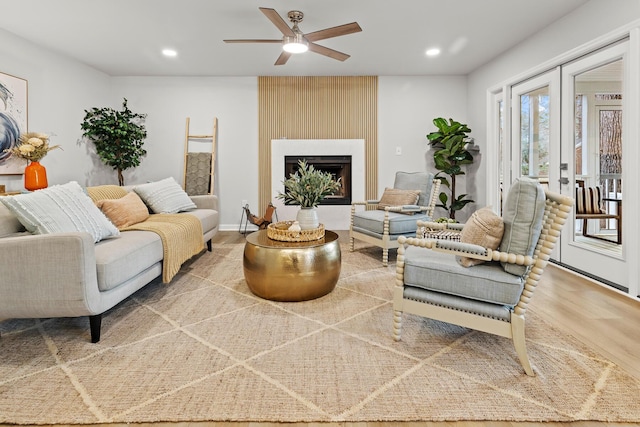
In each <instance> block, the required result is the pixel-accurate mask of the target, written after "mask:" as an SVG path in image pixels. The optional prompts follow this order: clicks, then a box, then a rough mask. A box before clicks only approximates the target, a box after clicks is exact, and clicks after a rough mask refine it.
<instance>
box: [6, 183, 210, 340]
mask: <svg viewBox="0 0 640 427" xmlns="http://www.w3.org/2000/svg"><path fill="white" fill-rule="evenodd" d="M73 184H74V185H72V184H71V183H69V184H68V185H67V184H65V185H64V186H54V187H65V191H66V190H68V192H69V194H62V193H64V192H63V191H62V189H60V188H57V190H58V192H57V193H56V194H53V195H52V194H45V193H44V192H45V191H46V190H39V191H38V192H36V193H38V194H34V195H33V196H34V198H35V196H38V197H39V198H40V199H39V200H36V201H35V202H34V203H32V204H30V203H31V202H32V200H30V199H26V200H22V199H21V198H22V197H23V196H24V195H19V196H14V197H15V199H14V200H9V198H8V197H6V198H5V197H0V202H2V203H0V321H1V320H2V319H7V318H49V317H79V316H88V317H89V320H90V322H89V323H90V330H91V341H92V342H98V341H99V340H100V328H101V320H102V315H103V313H104V312H105V311H107V310H109V309H110V308H112V307H114V306H115V305H117V304H118V303H120V302H121V301H123V300H124V299H126V298H127V297H129V296H130V295H132V294H133V293H134V292H136V291H137V290H139V289H140V288H142V287H143V286H145V285H146V284H148V283H150V282H151V281H152V280H154V279H156V278H158V277H163V280H165V281H166V279H167V277H166V274H165V275H163V265H164V264H163V260H164V261H166V260H165V257H166V256H167V248H166V247H163V244H165V240H164V239H163V238H161V235H159V234H157V233H156V232H153V231H148V230H146V229H144V228H143V229H136V225H135V224H134V225H130V224H125V226H124V227H120V229H118V228H117V227H116V226H115V225H114V224H113V223H112V222H111V221H109V219H107V216H106V215H103V211H101V210H100V209H98V208H97V207H96V204H97V203H96V201H95V200H91V198H90V197H89V195H88V194H87V190H86V189H81V187H80V186H78V185H77V183H73ZM169 184H170V187H171V189H172V191H175V187H176V186H177V184H176V183H175V181H172V182H170V183H169ZM174 184H175V185H174ZM66 187H69V188H66ZM114 187H115V186H114ZM156 187H158V185H156ZM160 187H162V186H160ZM53 189H54V188H53V187H52V188H51V191H53ZM78 189H80V190H78ZM47 190H49V189H47ZM127 190H128V191H126V192H134V191H136V190H137V187H135V186H134V187H131V188H128V189H127ZM78 191H80V192H82V193H83V195H79V194H78ZM121 191H124V190H121ZM180 191H181V190H180ZM39 192H43V193H39ZM126 192H125V193H126ZM54 193H55V192H54ZM160 193H162V191H160ZM149 194H150V195H151V196H150V197H149V198H148V199H149V200H151V199H153V196H154V192H153V191H151V192H149ZM149 194H147V195H149ZM120 195H122V194H120ZM155 195H156V196H157V195H158V191H156V192H155ZM165 195H166V192H165ZM28 196H31V195H28ZM45 196H46V197H45ZM179 196H180V197H182V199H181V200H182V203H183V205H184V206H182V207H183V208H184V209H182V208H181V209H178V210H180V211H182V212H180V213H162V215H158V217H167V218H170V217H172V216H174V215H175V216H177V217H178V219H186V218H181V217H180V216H184V215H189V216H191V218H189V220H190V222H191V223H193V222H194V221H193V218H197V220H198V221H195V222H196V225H197V222H199V225H200V226H201V228H198V229H197V230H198V231H197V233H198V234H199V233H201V234H202V240H201V241H199V245H200V246H199V247H198V246H197V245H196V247H195V249H194V250H193V252H198V253H202V251H204V242H206V243H207V246H208V249H209V251H211V239H212V238H213V236H215V234H216V233H217V231H218V199H217V197H216V196H214V195H202V196H193V197H190V198H189V197H188V196H186V193H183V194H180V195H179ZM76 199H77V200H76ZM185 199H186V200H185ZM123 200H124V198H123ZM48 203H54V204H55V205H59V206H53V205H52V206H46V207H43V206H42V205H47V204H48ZM117 203H119V201H117V200H115V198H114V200H113V203H112V204H113V205H114V206H115V205H117ZM151 204H153V200H151ZM139 205H140V204H139V203H138V206H139ZM16 206H18V208H16ZM144 206H145V209H147V208H148V213H153V212H154V211H153V209H154V207H149V206H147V205H144ZM38 209H44V210H43V211H41V212H40V213H38ZM57 209H60V210H62V211H63V212H64V213H65V215H62V216H65V218H63V219H62V220H59V221H58V222H62V225H60V224H59V223H58V224H53V225H52V224H49V223H46V221H42V218H43V217H47V216H48V215H49V211H51V210H53V211H56V210H57ZM96 211H97V212H98V213H96ZM66 214H69V215H70V217H69V218H66ZM91 215H93V216H95V219H92V221H93V222H92V221H87V224H84V229H83V227H79V226H78V224H77V223H76V222H82V221H86V217H87V216H89V217H91ZM100 215H102V216H100ZM34 216H35V217H37V218H34ZM147 216H149V215H147ZM153 217H154V215H151V216H150V219H152V218H153ZM104 220H106V223H105V222H104ZM38 221H42V222H44V223H45V224H44V225H42V224H36V225H35V226H34V224H33V222H38ZM65 221H66V222H65ZM144 223H146V222H142V223H140V224H144ZM81 225H82V224H81ZM78 227H79V228H78ZM74 228H75V230H74ZM177 230H178V231H177V232H174V234H176V236H174V238H175V239H177V240H185V239H183V238H182V237H183V236H182V235H181V233H185V232H184V231H181V230H183V228H180V227H178V228H177ZM200 230H201V231H200ZM101 233H102V235H101ZM196 240H198V239H196ZM165 245H166V244H165ZM199 249H200V250H199ZM187 256H190V255H189V254H187ZM178 268H179V265H178ZM165 273H166V272H165ZM169 279H170V278H169ZM0 339H1V338H0Z"/></svg>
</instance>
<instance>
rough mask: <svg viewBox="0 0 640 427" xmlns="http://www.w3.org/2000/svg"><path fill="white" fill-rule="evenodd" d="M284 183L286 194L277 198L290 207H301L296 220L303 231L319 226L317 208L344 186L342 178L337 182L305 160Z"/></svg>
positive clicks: (331, 176)
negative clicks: (327, 197)
mask: <svg viewBox="0 0 640 427" xmlns="http://www.w3.org/2000/svg"><path fill="white" fill-rule="evenodd" d="M282 183H283V184H284V193H282V192H278V195H277V196H276V198H278V199H281V200H284V202H285V204H288V205H300V211H298V215H297V218H296V219H297V220H298V222H299V223H300V228H301V229H303V230H309V229H313V228H317V227H318V226H319V221H318V213H317V212H316V207H317V206H318V204H319V203H320V202H321V201H322V200H323V199H324V198H325V197H326V196H328V195H331V194H334V193H335V192H336V191H338V190H339V189H340V186H341V185H342V183H341V182H340V178H338V179H337V180H336V179H335V178H334V176H333V175H332V174H331V173H329V172H324V171H321V170H318V169H316V168H314V167H313V165H309V164H307V162H306V161H305V160H299V161H298V170H297V171H296V172H295V173H292V174H290V175H289V178H287V179H286V180H285V181H283V182H282Z"/></svg>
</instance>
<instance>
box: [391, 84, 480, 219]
mask: <svg viewBox="0 0 640 427" xmlns="http://www.w3.org/2000/svg"><path fill="white" fill-rule="evenodd" d="M468 116H469V115H468V111H467V79H466V77H464V76H418V77H415V76H394V77H389V76H381V77H379V80H378V195H381V194H382V192H383V191H384V188H385V187H392V186H393V180H394V177H395V173H396V171H406V172H418V171H425V170H426V171H429V172H433V173H434V174H435V173H437V172H438V171H437V170H436V169H435V167H434V165H433V151H432V150H430V149H429V148H430V147H429V144H428V140H427V134H428V133H430V132H433V131H435V130H436V127H435V126H434V124H433V119H434V118H436V117H444V118H446V119H449V118H453V119H454V120H457V121H459V122H462V123H466V122H467V120H468ZM471 130H472V133H471V135H472V136H475V135H476V133H477V132H476V130H475V129H473V128H472V129H471ZM396 147H400V149H401V152H402V154H401V155H399V156H398V155H396ZM477 160H478V162H477V163H478V165H479V163H481V159H480V158H478V159H477ZM473 167H474V168H477V167H478V166H477V165H476V164H474V165H473ZM472 175H473V174H470V176H472ZM470 181H471V180H470ZM473 191H474V190H472V189H469V194H470V197H471V198H474V193H473ZM463 192H466V190H465V179H464V178H461V179H460V184H459V188H458V190H457V194H458V195H460V194H463ZM473 211H474V208H473V206H471V205H470V206H468V207H466V208H465V209H464V210H463V211H461V212H460V214H459V215H457V216H456V218H458V217H459V218H458V219H461V220H463V221H464V219H465V218H466V214H468V213H469V212H473ZM435 216H448V215H446V212H445V211H444V210H441V209H440V208H438V209H436V213H435Z"/></svg>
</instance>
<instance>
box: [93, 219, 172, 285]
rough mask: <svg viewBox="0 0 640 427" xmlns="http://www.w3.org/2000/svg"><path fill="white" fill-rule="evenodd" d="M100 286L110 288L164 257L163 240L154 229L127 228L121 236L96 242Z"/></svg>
mask: <svg viewBox="0 0 640 427" xmlns="http://www.w3.org/2000/svg"><path fill="white" fill-rule="evenodd" d="M95 253H96V271H97V274H98V288H99V289H100V291H108V290H110V289H113V288H116V287H118V286H119V285H121V284H122V283H124V282H125V281H127V280H129V279H131V278H133V277H135V276H136V275H138V274H140V273H142V272H143V271H145V270H146V269H148V268H149V267H151V266H152V265H154V264H156V263H158V262H161V261H162V259H163V254H164V252H163V248H162V240H160V236H158V235H157V234H156V233H153V232H150V231H137V230H130V231H123V232H122V233H120V237H119V238H117V239H108V240H103V241H102V242H100V243H98V244H96V247H95Z"/></svg>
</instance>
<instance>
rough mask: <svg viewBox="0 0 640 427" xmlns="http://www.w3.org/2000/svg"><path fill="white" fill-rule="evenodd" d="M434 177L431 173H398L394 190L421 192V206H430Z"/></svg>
mask: <svg viewBox="0 0 640 427" xmlns="http://www.w3.org/2000/svg"><path fill="white" fill-rule="evenodd" d="M433 177H434V175H433V174H432V173H429V172H396V178H395V181H394V183H393V188H396V189H398V190H420V196H418V205H419V206H429V203H430V201H431V200H430V199H431V188H432V186H433Z"/></svg>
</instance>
